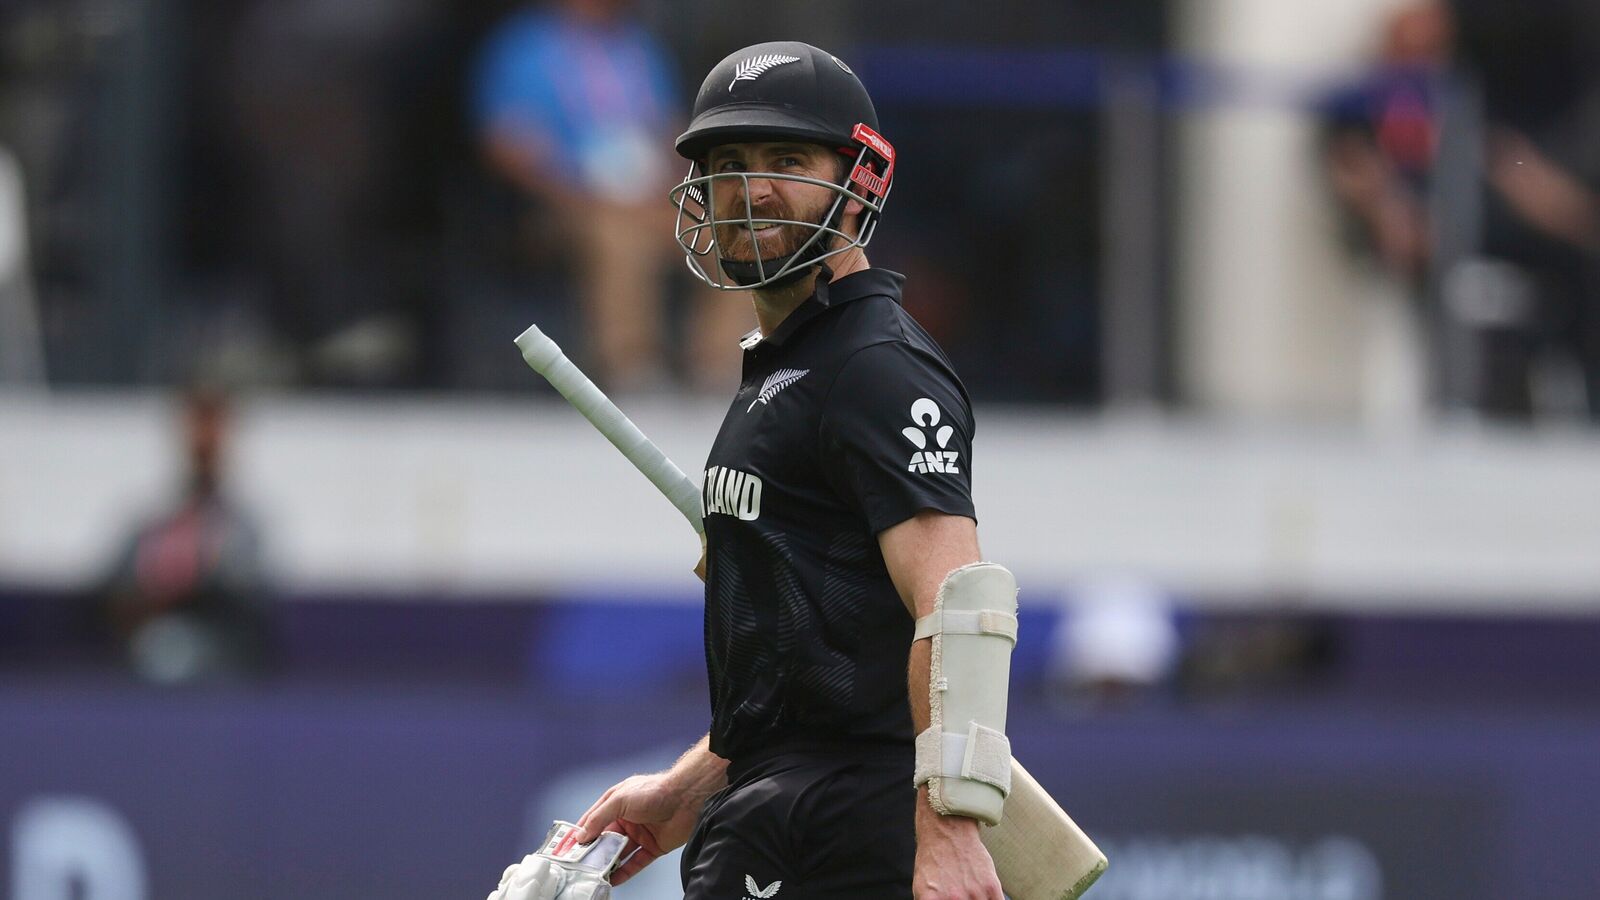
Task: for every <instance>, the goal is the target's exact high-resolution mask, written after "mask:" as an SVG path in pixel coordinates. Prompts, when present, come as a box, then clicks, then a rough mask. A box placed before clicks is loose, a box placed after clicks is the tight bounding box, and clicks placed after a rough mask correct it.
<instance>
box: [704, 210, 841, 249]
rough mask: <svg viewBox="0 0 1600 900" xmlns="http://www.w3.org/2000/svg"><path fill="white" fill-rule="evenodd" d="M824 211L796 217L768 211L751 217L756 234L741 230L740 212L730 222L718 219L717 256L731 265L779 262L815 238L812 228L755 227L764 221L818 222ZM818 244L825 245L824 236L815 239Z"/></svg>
mask: <svg viewBox="0 0 1600 900" xmlns="http://www.w3.org/2000/svg"><path fill="white" fill-rule="evenodd" d="M826 212H827V210H826V208H824V209H819V210H815V211H813V213H812V214H811V215H809V216H807V215H796V214H794V213H792V212H790V211H788V210H777V209H768V210H764V211H761V212H756V213H754V214H753V215H752V216H751V217H750V218H751V219H752V220H754V221H755V222H756V223H758V228H757V231H758V232H760V233H759V234H755V233H752V232H751V231H750V229H748V228H746V227H745V217H744V215H743V210H740V215H738V216H737V217H734V218H732V219H731V220H722V219H719V220H718V223H717V225H716V234H717V244H718V246H719V247H720V256H721V257H722V258H723V259H726V260H729V261H731V262H744V263H754V262H755V261H756V255H757V254H758V253H759V254H760V257H761V259H762V260H763V261H765V262H771V261H773V260H779V259H783V258H784V257H786V256H789V255H790V254H792V253H794V252H795V251H797V250H799V249H800V248H801V247H802V246H804V245H805V243H806V242H807V241H809V240H811V238H812V236H813V235H815V234H816V228H814V227H810V226H806V225H775V226H771V227H769V228H761V227H759V223H760V222H762V221H763V220H765V219H784V220H788V221H793V222H821V221H822V217H823V216H824V215H825V214H826ZM817 241H818V243H824V244H825V243H827V242H828V238H827V236H826V235H824V236H822V237H819V238H817Z"/></svg>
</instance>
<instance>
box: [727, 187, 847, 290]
mask: <svg viewBox="0 0 1600 900" xmlns="http://www.w3.org/2000/svg"><path fill="white" fill-rule="evenodd" d="M844 206H845V204H844V202H843V198H840V199H838V200H835V201H834V204H833V210H832V212H831V213H830V214H829V215H828V218H827V224H826V225H824V224H823V222H821V221H819V222H818V223H817V225H816V227H817V228H818V229H821V228H824V227H826V228H834V229H837V228H838V227H839V223H840V222H841V221H842V220H843V219H844ZM830 240H831V239H830V237H829V235H828V234H827V232H823V233H822V234H821V235H817V236H816V240H813V241H809V242H808V245H807V246H805V247H803V248H802V249H800V250H798V251H796V252H794V253H790V254H787V255H785V256H780V257H777V258H776V259H765V258H763V259H762V260H761V263H760V264H759V265H757V264H756V263H755V262H741V261H739V260H733V259H726V258H724V257H720V256H719V257H717V262H719V263H721V264H722V271H723V273H724V274H725V275H727V276H728V277H729V278H731V279H733V282H734V283H735V284H739V285H743V286H745V287H749V286H751V285H757V284H759V285H761V286H762V287H783V286H785V285H789V284H794V283H795V282H796V281H799V280H800V279H801V278H804V277H805V276H806V273H808V272H810V271H811V268H812V264H813V263H815V262H816V260H817V259H818V257H820V256H822V255H823V254H824V253H827V252H828V244H829V242H830ZM751 242H752V246H753V247H754V248H755V250H756V252H757V253H760V252H761V248H760V246H759V242H757V241H756V239H755V237H754V235H752V236H751ZM791 263H793V264H794V268H792V269H790V270H789V271H788V272H784V274H783V275H782V276H781V277H779V278H774V279H771V280H770V281H767V282H765V283H763V282H762V275H761V273H762V272H764V271H765V272H782V271H783V268H784V266H787V265H790V264H791Z"/></svg>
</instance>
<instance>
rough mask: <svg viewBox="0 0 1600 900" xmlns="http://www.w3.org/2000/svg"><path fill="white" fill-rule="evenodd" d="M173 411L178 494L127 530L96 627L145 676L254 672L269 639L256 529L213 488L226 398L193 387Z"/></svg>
mask: <svg viewBox="0 0 1600 900" xmlns="http://www.w3.org/2000/svg"><path fill="white" fill-rule="evenodd" d="M182 418H183V423H182V427H183V450H184V454H185V457H186V461H187V473H186V477H185V481H184V485H183V490H182V493H181V495H180V496H179V498H178V500H177V502H176V504H174V505H173V506H172V507H171V508H169V509H166V510H164V511H162V512H159V513H157V514H156V515H154V516H152V517H150V518H149V519H147V520H145V521H142V522H140V523H139V524H138V525H137V526H136V527H135V528H134V529H133V532H132V534H131V535H130V537H129V538H128V540H127V542H126V544H125V545H124V547H123V549H122V551H121V552H120V553H119V554H118V557H117V561H116V564H115V566H114V567H113V569H112V572H111V575H110V577H109V578H108V579H107V582H106V585H105V587H104V590H103V592H102V597H101V610H102V620H103V624H104V627H105V629H106V630H107V631H108V632H109V633H110V635H111V636H112V637H113V638H114V639H115V640H116V642H117V644H118V646H119V647H120V648H121V649H122V650H123V651H125V652H126V654H127V656H128V659H129V661H130V662H131V664H132V666H133V668H134V670H135V671H136V672H137V673H138V674H139V675H140V676H141V677H143V678H146V679H148V680H151V681H156V682H162V683H176V682H189V681H206V680H216V679H227V678H234V677H239V676H246V675H250V674H255V673H259V672H260V671H261V670H262V669H263V667H264V666H265V665H266V663H267V661H268V653H269V650H270V647H271V643H272V642H271V609H270V605H269V591H268V587H267V579H266V572H265V565H264V562H263V555H262V541H261V535H260V532H259V530H258V529H257V527H256V525H255V523H254V522H253V521H252V519H251V517H250V516H249V515H248V514H247V513H245V512H244V511H243V510H241V509H240V508H239V507H238V506H237V505H236V504H234V503H233V502H232V501H230V500H229V499H228V498H227V497H226V496H225V495H224V494H223V490H222V480H223V461H224V458H225V450H226V447H227V435H228V424H229V405H228V400H227V398H226V397H225V396H224V395H223V394H222V393H220V392H218V391H216V390H212V389H208V388H196V389H193V390H191V391H190V392H189V393H188V394H187V395H186V396H185V397H184V398H183V412H182Z"/></svg>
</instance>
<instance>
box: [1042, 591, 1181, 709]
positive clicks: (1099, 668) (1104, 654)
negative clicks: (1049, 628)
mask: <svg viewBox="0 0 1600 900" xmlns="http://www.w3.org/2000/svg"><path fill="white" fill-rule="evenodd" d="M1065 601H1066V602H1065V603H1064V604H1063V607H1062V610H1061V618H1060V619H1059V620H1058V623H1057V625H1056V628H1055V631H1054V633H1053V634H1052V635H1051V645H1052V646H1051V655H1050V664H1049V665H1050V679H1051V682H1052V684H1053V686H1054V687H1055V689H1056V691H1057V693H1058V694H1059V696H1060V697H1061V698H1063V699H1065V700H1067V701H1068V702H1069V703H1072V704H1074V705H1082V706H1088V707H1112V706H1117V705H1121V704H1126V703H1130V702H1133V701H1135V700H1138V699H1139V698H1140V697H1141V696H1143V695H1146V694H1148V693H1150V692H1151V691H1152V690H1155V689H1157V688H1159V687H1161V686H1162V685H1164V684H1166V683H1167V681H1168V680H1169V679H1170V678H1171V676H1172V674H1173V671H1174V670H1175V669H1176V668H1177V664H1178V658H1179V650H1180V647H1179V640H1178V629H1177V626H1176V624H1175V622H1174V620H1175V615H1176V611H1175V609H1174V605H1173V602H1172V597H1171V596H1170V595H1169V594H1168V592H1167V591H1166V590H1164V589H1163V588H1162V587H1161V586H1160V585H1158V584H1156V583H1155V582H1153V581H1151V580H1149V579H1147V578H1141V577H1138V576H1134V575H1102V576H1097V577H1094V578H1088V579H1085V580H1084V581H1082V582H1081V583H1079V584H1078V585H1077V586H1075V587H1074V589H1073V590H1072V592H1071V593H1070V594H1069V595H1068V596H1067V597H1066V598H1065Z"/></svg>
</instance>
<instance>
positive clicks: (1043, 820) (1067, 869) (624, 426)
mask: <svg viewBox="0 0 1600 900" xmlns="http://www.w3.org/2000/svg"><path fill="white" fill-rule="evenodd" d="M516 344H517V348H518V349H519V350H521V351H522V358H523V359H524V360H525V361H527V363H528V365H529V366H531V367H532V368H533V370H534V371H535V372H538V373H539V374H540V375H543V376H544V377H545V378H546V379H547V380H548V381H549V382H550V384H551V385H553V386H554V387H555V389H556V390H557V391H558V392H560V394H561V396H563V397H565V398H567V401H568V402H569V403H571V404H572V405H573V406H574V407H576V408H577V410H578V412H580V413H582V414H583V416H584V418H586V419H588V420H589V421H590V422H591V423H592V424H593V425H594V426H595V428H597V429H599V430H600V433H601V434H604V435H605V436H606V439H607V440H609V441H611V443H612V444H614V445H616V448H617V449H618V450H621V451H622V455H623V456H626V457H627V458H628V461H629V462H631V463H633V465H634V468H636V469H638V470H639V471H640V472H641V473H642V474H643V475H644V477H646V478H648V479H650V483H651V484H653V485H655V486H656V489H657V490H659V491H660V492H661V493H662V494H665V495H666V497H667V499H668V500H670V501H672V504H673V505H674V506H676V507H677V508H678V511H679V512H681V513H683V515H684V518H686V519H688V520H689V524H691V525H693V526H694V530H695V531H696V532H698V533H701V534H704V533H705V526H704V523H703V521H702V516H701V510H700V490H699V488H697V487H695V485H694V482H692V481H690V480H689V478H688V476H686V475H684V474H683V470H681V469H679V468H678V467H677V466H676V465H674V464H673V462H672V460H670V459H668V458H667V457H666V454H664V453H662V452H661V450H660V449H659V448H657V447H656V445H655V444H653V443H651V442H650V439H649V438H647V437H645V435H644V433H643V432H641V431H640V430H639V428H638V426H636V425H634V424H633V422H632V421H630V420H629V419H628V417H627V416H625V415H623V414H622V411H621V410H619V409H617V407H616V404H614V403H612V402H611V398H609V397H607V396H606V395H605V394H604V393H603V392H602V391H601V390H600V389H599V388H598V387H595V384H594V382H592V381H590V380H589V378H588V376H586V375H584V374H583V372H582V371H581V370H580V369H579V368H578V367H577V366H575V365H573V364H572V361H571V360H569V359H567V357H566V354H564V353H562V352H561V348H560V347H558V346H557V345H556V343H555V341H552V340H550V338H548V337H546V336H545V334H544V332H542V331H540V330H539V328H538V326H534V325H530V326H529V327H528V330H527V331H524V332H523V333H522V334H521V335H519V336H518V337H517V339H516ZM979 834H980V835H981V836H982V838H983V845H984V847H986V848H988V850H989V855H990V856H991V857H992V858H993V859H994V867H995V872H996V873H997V874H998V875H999V876H1000V886H1001V887H1002V888H1004V889H1005V892H1006V895H1007V896H1009V897H1010V898H1011V900H1076V898H1077V897H1080V896H1082V894H1083V892H1084V891H1086V890H1088V889H1089V886H1090V885H1092V884H1094V882H1095V879H1097V878H1099V877H1100V873H1102V872H1104V871H1105V870H1106V856H1105V854H1104V853H1101V852H1100V848H1099V847H1096V846H1095V844H1094V841H1092V840H1090V839H1089V836H1088V835H1087V834H1084V833H1083V829H1081V828H1079V827H1078V824H1077V823H1076V822H1074V821H1072V817H1071V816H1069V815H1067V813H1066V811H1065V810H1063V809H1062V808H1061V806H1060V805H1059V804H1057V803H1056V801H1055V800H1054V799H1052V798H1051V797H1050V795H1049V794H1047V793H1045V790H1044V788H1043V787H1040V785H1039V782H1037V781H1035V780H1033V776H1032V775H1029V774H1028V770H1026V769H1024V768H1023V767H1022V764H1021V763H1019V762H1017V760H1016V759H1015V758H1014V757H1013V758H1012V760H1011V794H1010V796H1008V797H1007V798H1006V806H1005V814H1004V816H1003V817H1002V818H1001V820H1000V824H999V825H995V826H993V827H990V826H987V825H985V826H981V827H980V829H979Z"/></svg>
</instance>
